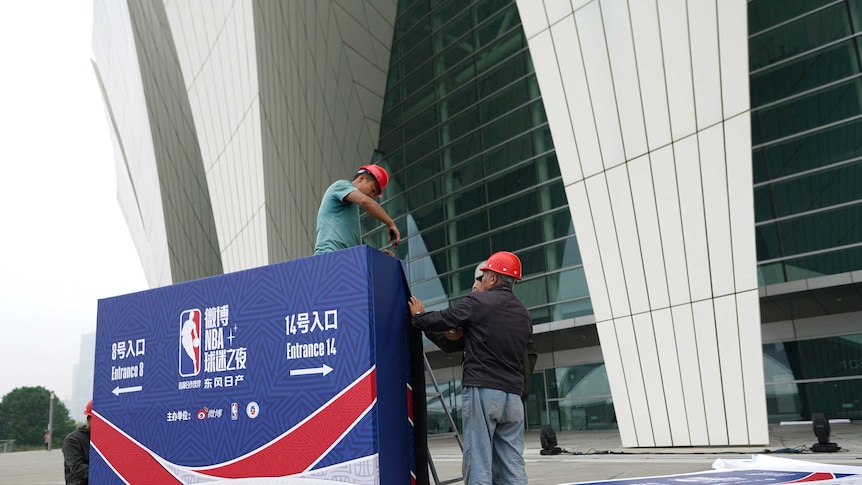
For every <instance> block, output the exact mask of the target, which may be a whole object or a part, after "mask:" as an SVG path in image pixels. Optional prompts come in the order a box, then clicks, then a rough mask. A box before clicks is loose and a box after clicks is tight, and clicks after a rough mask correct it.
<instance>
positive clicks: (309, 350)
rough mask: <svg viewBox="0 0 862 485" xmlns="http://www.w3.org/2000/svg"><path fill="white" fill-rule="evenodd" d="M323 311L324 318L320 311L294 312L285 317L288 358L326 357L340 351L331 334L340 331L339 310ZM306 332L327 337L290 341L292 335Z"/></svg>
mask: <svg viewBox="0 0 862 485" xmlns="http://www.w3.org/2000/svg"><path fill="white" fill-rule="evenodd" d="M322 313H323V320H321V318H320V314H321V312H319V311H312V312H311V313H308V312H303V313H294V314H290V315H288V316H286V317H284V324H285V333H286V335H287V336H288V342H287V360H294V359H305V358H310V357H325V356H328V355H335V354H337V353H338V350H337V349H336V346H335V337H330V336H329V335H331V332H332V331H338V310H324V311H323V312H322ZM305 334H312V335H313V334H317V335H318V336H320V337H322V338H325V339H324V340H323V341H317V342H310V343H296V342H291V341H290V337H292V336H296V335H305Z"/></svg>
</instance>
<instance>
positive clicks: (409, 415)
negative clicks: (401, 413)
mask: <svg viewBox="0 0 862 485" xmlns="http://www.w3.org/2000/svg"><path fill="white" fill-rule="evenodd" d="M407 419H409V420H410V422H411V423H412V422H413V388H412V387H410V385H409V384H408V385H407Z"/></svg>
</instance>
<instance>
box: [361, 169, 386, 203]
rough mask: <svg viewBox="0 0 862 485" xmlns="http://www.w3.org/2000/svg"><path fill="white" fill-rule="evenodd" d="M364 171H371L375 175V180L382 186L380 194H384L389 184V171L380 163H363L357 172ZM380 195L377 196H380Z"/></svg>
mask: <svg viewBox="0 0 862 485" xmlns="http://www.w3.org/2000/svg"><path fill="white" fill-rule="evenodd" d="M363 172H367V173H370V174H371V176H372V177H374V180H376V181H377V185H378V186H379V187H380V195H383V189H385V188H386V186H387V185H389V172H387V171H386V169H385V168H383V167H381V166H380V165H363V166H361V167H359V169H358V170H357V173H363ZM380 195H378V196H377V197H380Z"/></svg>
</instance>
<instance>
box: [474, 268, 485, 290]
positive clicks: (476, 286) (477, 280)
mask: <svg viewBox="0 0 862 485" xmlns="http://www.w3.org/2000/svg"><path fill="white" fill-rule="evenodd" d="M485 263H487V260H485V261H482V262H481V263H479V264H478V265H476V271H475V272H474V273H473V291H481V290H482V288H481V287H480V282H481V281H482V275H483V274H484V272H483V271H482V268H484V267H485Z"/></svg>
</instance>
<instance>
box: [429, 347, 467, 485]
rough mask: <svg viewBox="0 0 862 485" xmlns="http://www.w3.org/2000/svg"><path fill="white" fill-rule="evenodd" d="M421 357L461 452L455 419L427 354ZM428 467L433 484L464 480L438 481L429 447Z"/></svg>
mask: <svg viewBox="0 0 862 485" xmlns="http://www.w3.org/2000/svg"><path fill="white" fill-rule="evenodd" d="M422 358H423V359H424V360H425V371H426V372H428V375H430V376H431V382H432V383H433V384H434V393H435V394H436V397H437V399H439V400H440V404H441V405H442V406H443V413H445V414H446V419H448V420H449V427H450V428H451V429H452V433H453V434H454V435H455V440H456V441H457V442H458V448H460V449H461V452H462V453H463V452H464V444H463V443H462V442H461V435H460V434H459V433H458V428H457V427H456V426H455V420H454V419H452V414H451V413H450V412H449V407H448V406H447V405H446V400H445V399H443V393H442V392H440V385H439V384H438V383H437V378H436V377H434V371H433V370H432V369H431V363H429V362H428V356H427V355H425V354H423V355H422ZM428 468H430V469H431V476H432V477H433V478H434V484H435V485H448V484H450V483H457V482H461V481H463V480H464V477H458V478H452V479H449V480H444V481H440V477H439V476H438V475H437V468H436V467H435V466H434V460H432V459H431V450H430V449H429V450H428Z"/></svg>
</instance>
